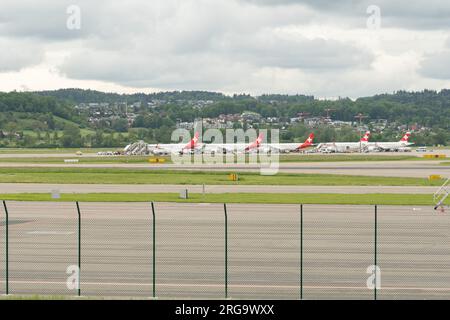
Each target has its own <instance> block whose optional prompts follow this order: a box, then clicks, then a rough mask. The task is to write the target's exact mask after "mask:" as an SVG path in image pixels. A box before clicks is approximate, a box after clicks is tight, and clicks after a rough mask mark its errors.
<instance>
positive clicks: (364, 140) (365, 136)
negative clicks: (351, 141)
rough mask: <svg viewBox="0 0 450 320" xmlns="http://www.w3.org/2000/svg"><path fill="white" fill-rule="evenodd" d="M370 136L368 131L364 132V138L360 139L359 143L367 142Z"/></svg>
mask: <svg viewBox="0 0 450 320" xmlns="http://www.w3.org/2000/svg"><path fill="white" fill-rule="evenodd" d="M370 134H371V133H370V131H366V133H365V134H364V137H362V138H361V142H369V139H370Z"/></svg>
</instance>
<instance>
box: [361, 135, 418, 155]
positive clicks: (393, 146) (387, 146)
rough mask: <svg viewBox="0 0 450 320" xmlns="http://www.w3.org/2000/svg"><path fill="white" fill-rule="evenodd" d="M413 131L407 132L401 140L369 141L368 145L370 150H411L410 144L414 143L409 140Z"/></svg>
mask: <svg viewBox="0 0 450 320" xmlns="http://www.w3.org/2000/svg"><path fill="white" fill-rule="evenodd" d="M409 137H411V132H407V133H406V134H405V135H404V136H403V137H402V138H401V139H400V141H397V142H369V143H368V144H367V146H366V149H367V151H368V152H371V151H396V152H398V151H411V149H410V148H408V146H410V145H413V144H414V143H412V142H409Z"/></svg>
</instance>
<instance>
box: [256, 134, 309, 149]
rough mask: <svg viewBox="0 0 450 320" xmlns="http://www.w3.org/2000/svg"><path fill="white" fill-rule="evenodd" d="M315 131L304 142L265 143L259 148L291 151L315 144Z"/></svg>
mask: <svg viewBox="0 0 450 320" xmlns="http://www.w3.org/2000/svg"><path fill="white" fill-rule="evenodd" d="M313 141H314V133H311V134H310V135H309V136H308V138H307V139H306V140H305V142H303V143H300V144H299V143H265V144H260V145H259V146H258V149H259V150H260V151H261V152H264V153H290V152H298V151H300V150H303V149H306V148H309V147H312V146H314V144H313Z"/></svg>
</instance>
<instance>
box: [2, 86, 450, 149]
mask: <svg viewBox="0 0 450 320" xmlns="http://www.w3.org/2000/svg"><path fill="white" fill-rule="evenodd" d="M136 102H140V104H136V106H135V105H133V104H135V103H136ZM87 103H97V105H96V108H97V109H96V110H93V109H92V108H84V109H83V108H76V106H77V105H80V104H87ZM101 103H108V104H111V105H113V106H112V107H111V106H109V107H105V108H106V109H105V110H103V109H102V108H104V107H103V106H102V105H100V104H101ZM123 103H127V104H128V106H129V107H127V108H125V107H123V106H121V104H123ZM131 105H133V106H131ZM130 106H131V107H130ZM246 111H250V112H257V113H259V114H260V115H261V116H262V117H263V118H269V117H270V118H276V119H280V122H284V123H289V121H290V118H296V117H299V115H300V114H302V115H305V116H308V117H317V118H320V117H324V116H325V115H326V114H327V113H329V114H330V116H331V118H332V119H334V120H341V121H347V122H351V121H355V115H357V114H358V113H362V114H364V115H365V116H367V119H368V120H365V122H366V123H368V122H369V121H373V120H377V119H386V120H388V123H390V124H393V125H392V126H391V127H390V130H387V131H385V132H383V134H382V135H381V134H380V136H379V137H375V138H381V137H383V138H384V139H391V138H392V139H395V138H397V135H398V131H399V130H400V131H401V130H405V129H406V128H411V127H412V126H414V127H416V125H417V127H424V128H425V129H426V130H423V132H422V133H421V135H420V137H419V136H418V135H416V136H417V139H418V140H417V141H420V143H424V144H425V143H427V144H445V143H447V142H450V132H449V131H450V90H448V89H445V90H441V91H439V92H438V91H432V90H424V91H420V92H407V91H398V92H395V93H392V94H379V95H375V96H372V97H362V98H359V99H357V100H355V101H353V100H351V99H349V98H340V99H338V100H320V99H316V98H314V97H313V96H307V95H300V94H299V95H280V94H265V95H262V96H259V97H253V96H250V95H247V94H239V95H233V96H227V95H224V94H222V93H217V92H206V91H172V92H160V93H153V94H144V93H136V94H118V93H106V92H100V91H95V90H83V89H60V90H54V91H40V92H9V93H2V92H0V146H2V145H4V146H43V145H45V146H59V145H62V144H63V143H69V142H70V140H71V139H70V138H69V137H66V140H65V142H63V141H62V140H61V136H62V135H63V131H64V130H69V129H70V130H72V131H71V132H76V130H75V129H77V130H81V134H82V135H83V136H82V137H81V138H80V139H78V140H76V139H75V140H73V139H72V140H73V141H76V145H78V144H80V145H85V146H120V145H122V144H124V143H126V142H127V141H133V140H134V139H145V140H147V141H158V142H160V141H164V142H167V141H170V134H171V132H172V130H173V129H174V128H175V125H176V123H177V122H180V121H181V122H192V121H194V119H198V118H200V117H205V118H207V117H209V118H216V117H218V116H220V115H223V114H229V115H230V114H233V115H234V114H242V113H243V112H246ZM130 113H131V114H132V115H133V117H134V122H133V125H132V127H131V128H130V127H129V124H128V120H129V119H126V118H127V117H126V116H125V115H130ZM96 114H99V116H98V118H95V115H96ZM92 117H94V118H95V119H92ZM74 128H75V129H74ZM398 128H400V129H398ZM284 130H285V132H284V135H283V139H284V141H292V140H293V139H296V138H298V136H300V135H304V134H305V131H309V130H310V128H306V127H305V128H300V129H299V128H295V125H292V126H290V127H289V128H285V129H284ZM327 130H328V131H327V135H326V136H323V139H341V138H342V139H344V138H347V137H352V136H351V133H349V132H347V133H346V134H347V135H344V133H342V132H341V131H340V130H339V128H338V129H333V128H327ZM330 130H331V131H332V132H331V131H330ZM68 132H69V131H67V135H68V134H69V133H68ZM353 134H355V133H353ZM356 134H357V133H356ZM49 135H50V136H51V137H50V138H49V137H48V136H49ZM43 137H45V139H44V138H43ZM105 137H106V138H105ZM352 138H353V137H352ZM27 139H28V140H27Z"/></svg>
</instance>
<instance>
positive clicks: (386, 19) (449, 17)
mask: <svg viewBox="0 0 450 320" xmlns="http://www.w3.org/2000/svg"><path fill="white" fill-rule="evenodd" d="M239 1H241V2H243V3H249V4H253V5H256V6H258V5H259V6H276V7H279V6H283V5H284V6H286V5H303V6H308V7H311V8H313V9H315V10H317V11H318V12H322V13H326V14H329V15H332V16H333V17H334V18H335V19H336V20H338V19H339V18H340V19H345V18H346V17H347V18H348V17H354V18H360V19H359V20H356V21H355V23H358V24H359V25H360V26H363V23H364V21H365V19H366V17H367V13H366V10H367V8H368V7H369V6H370V5H377V6H379V7H380V9H381V15H382V16H381V18H382V26H383V27H399V28H414V29H436V28H440V29H449V28H450V2H449V1H447V0H429V1H426V2H425V1H409V0H398V1H392V0H378V1H373V0H361V1H356V0H341V1H333V0H239Z"/></svg>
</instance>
